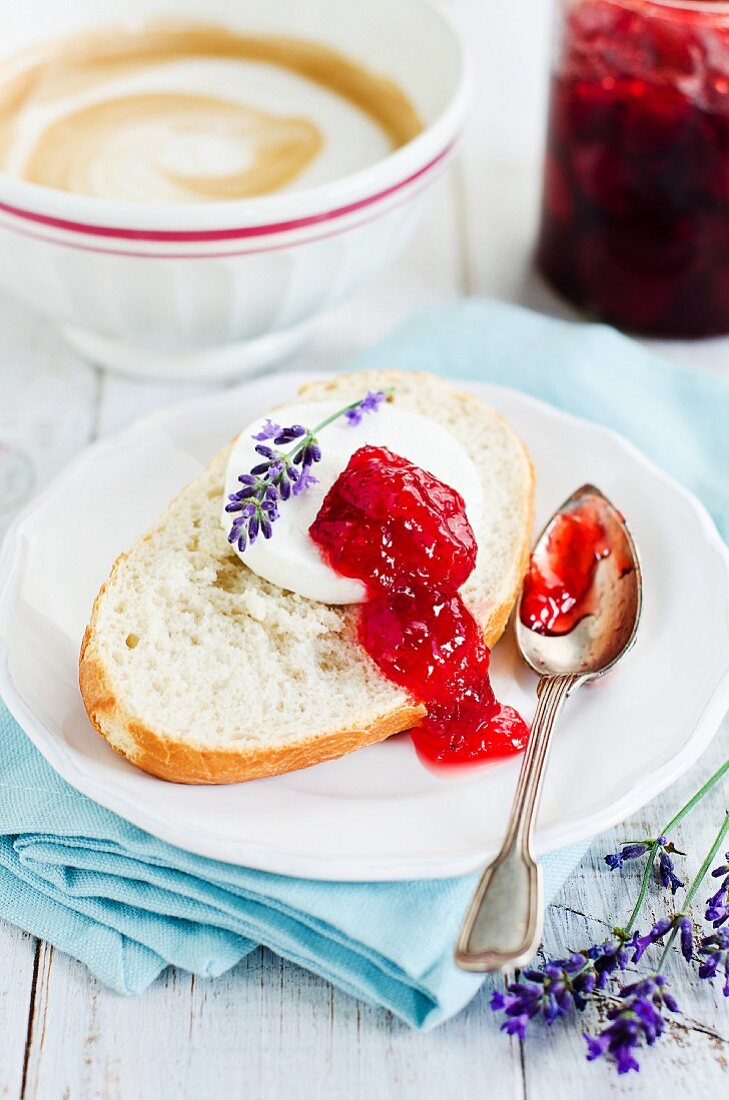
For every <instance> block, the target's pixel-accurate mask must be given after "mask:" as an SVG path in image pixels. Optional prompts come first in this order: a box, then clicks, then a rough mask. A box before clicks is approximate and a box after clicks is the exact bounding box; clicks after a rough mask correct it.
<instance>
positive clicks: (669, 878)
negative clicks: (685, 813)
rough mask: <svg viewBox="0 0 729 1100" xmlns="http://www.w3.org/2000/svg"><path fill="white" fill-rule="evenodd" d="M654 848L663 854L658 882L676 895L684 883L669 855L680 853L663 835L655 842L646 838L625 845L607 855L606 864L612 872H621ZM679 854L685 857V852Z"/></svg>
mask: <svg viewBox="0 0 729 1100" xmlns="http://www.w3.org/2000/svg"><path fill="white" fill-rule="evenodd" d="M654 848H655V849H656V851H658V852H660V854H661V856H660V861H659V865H658V881H659V882H660V884H661V886H663V887H664V888H665V889H666V890H670V891H671V893H672V894H675V893H676V891H677V890H678V889H679V887H681V886H683V885H684V883H683V882H682V881H681V879H680V878H679V877H678V875H676V873H675V870H674V866H673V860H672V859H671V857H670V855H669V854H668V853H669V852H674V853H675V852H678V849H677V848H676V847H674V845H673V843H670V844H669V843H668V842H667V839H666V837H665V836H663V835H662V836H658V837H656V838H655V840H653V839H651V838H650V837H646V839H645V840H633V841H630V843H628V844H624V845H623V846H622V848H621V849H620V850H619V851H617V852H611V853H610V854H609V855H606V856H605V862H606V863H607V865H608V867H609V868H610V870H611V871H619V870H620V869H621V868H622V866H623V864H624V863H627V862H628V861H629V860H632V859H640V857H641V856H644V855H646V854H647V853H648V852H651V851H653V850H654ZM679 854H680V855H683V852H681V853H679Z"/></svg>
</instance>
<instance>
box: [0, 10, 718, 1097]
mask: <svg viewBox="0 0 729 1100" xmlns="http://www.w3.org/2000/svg"><path fill="white" fill-rule="evenodd" d="M463 7H464V11H463V15H464V17H465V18H466V19H467V20H468V21H469V22H470V24H471V28H472V36H471V37H472V41H473V43H474V45H475V46H476V47H477V49H478V52H479V55H480V66H481V72H480V81H479V93H478V102H477V105H476V110H475V112H474V120H473V125H472V127H471V130H470V133H469V135H468V138H467V141H466V142H465V145H464V148H463V152H462V155H461V158H460V161H459V163H458V165H457V166H456V169H455V171H454V172H453V173H452V174H451V176H450V178H449V179H448V181H447V182H446V183H445V184H444V185H443V186H442V188H441V190H440V193H439V195H438V197H437V199H436V201H435V203H434V205H433V206H432V209H431V211H430V213H429V215H428V216H427V218H426V220H425V223H424V224H423V226H422V229H421V230H420V232H419V234H418V236H417V238H416V239H415V240H414V241H413V242H412V245H411V246H410V248H409V249H408V251H407V253H406V254H405V255H404V256H403V257H402V259H401V260H400V261H399V262H398V263H397V264H396V265H395V266H394V267H393V268H392V269H391V270H390V271H389V272H388V273H387V274H386V275H385V276H384V277H383V278H381V279H380V280H379V281H378V282H377V283H376V284H374V285H373V286H371V287H369V288H367V289H366V290H365V291H364V292H363V293H361V294H360V295H359V297H357V298H356V299H355V300H353V301H352V302H350V303H348V304H347V305H345V306H344V307H342V308H341V309H340V310H339V311H338V312H337V313H336V314H335V315H334V316H332V317H331V318H329V319H328V321H327V322H326V323H325V324H324V326H323V327H322V330H321V333H320V335H319V337H318V339H317V340H316V342H315V343H314V345H313V346H311V347H309V348H308V349H306V350H305V351H304V352H302V353H301V354H300V355H299V356H298V357H297V359H296V360H295V361H294V363H293V364H292V365H293V366H301V367H304V366H306V367H321V368H322V369H325V368H332V367H335V366H338V365H340V364H344V363H346V362H347V360H348V359H349V358H350V357H351V355H352V354H353V353H354V352H356V351H357V350H358V349H360V348H362V347H364V346H367V345H369V344H371V343H373V342H375V341H376V340H378V339H379V338H380V337H382V336H383V335H384V334H385V333H387V332H388V331H389V330H390V329H392V328H393V327H394V326H395V325H397V324H398V323H399V322H400V321H402V320H403V319H405V318H406V317H407V316H408V315H410V314H411V313H412V312H413V311H414V310H416V309H419V308H422V307H424V306H426V305H428V304H431V303H442V302H444V301H447V300H449V299H453V298H455V297H457V296H459V295H464V294H487V295H488V294H490V295H496V296H498V297H502V298H507V299H510V300H515V301H521V302H525V303H527V304H530V305H534V306H536V307H538V308H542V309H547V310H549V311H550V312H556V313H559V312H562V313H564V310H562V309H561V307H560V306H559V305H558V304H557V303H556V302H555V301H554V300H553V299H552V298H551V297H550V296H549V295H548V294H547V292H546V291H545V290H544V289H543V288H542V287H540V285H539V283H538V282H537V281H536V280H534V278H533V277H532V276H531V274H530V268H529V259H530V256H529V253H530V246H531V242H532V240H533V236H534V226H535V211H536V198H537V194H538V186H539V180H538V167H537V166H538V161H539V148H540V144H541V135H542V130H543V114H544V94H543V90H544V87H545V84H546V69H547V56H546V53H547V46H546V43H547V41H548V34H547V28H548V15H549V13H548V10H547V9H546V6H545V5H544V4H543V2H542V0H522V2H521V3H520V4H519V5H512V6H511V8H512V9H513V10H509V7H510V6H509V5H495V4H490V5H487V4H486V3H485V2H484V0H463ZM517 45H518V47H519V49H518V52H517V53H515V48H516V46H517ZM667 350H668V351H669V353H670V354H672V355H674V356H676V357H678V358H688V359H693V360H699V359H700V360H701V361H702V362H704V363H708V364H710V365H714V366H716V367H717V368H718V369H721V367H722V366H723V365H724V364H725V363H727V364H729V344H728V343H727V342H725V341H714V342H712V343H711V344H705V345H703V346H701V347H695V348H693V349H687V348H685V347H678V346H677V347H673V348H669V349H667ZM194 392H195V390H194V388H191V387H186V388H184V389H183V388H177V389H171V388H168V387H162V386H157V385H151V384H150V385H142V384H134V383H131V382H127V381H124V380H120V379H118V378H114V377H112V376H109V375H107V374H105V373H104V372H101V371H98V370H95V369H94V368H93V367H91V366H89V365H87V364H85V363H83V362H81V361H80V360H79V359H78V358H77V357H76V356H75V355H74V354H73V353H71V352H70V351H68V350H67V349H66V348H65V346H64V345H63V344H62V343H61V341H60V340H59V339H58V337H57V336H56V335H55V333H54V332H53V331H51V330H50V329H49V328H48V327H47V326H46V325H44V324H43V323H41V322H40V321H38V320H37V319H36V318H35V317H34V316H31V315H30V314H28V313H26V312H24V311H23V310H22V309H20V308H19V307H17V306H16V305H15V304H11V303H9V302H6V301H5V300H0V438H1V439H4V440H5V441H14V442H17V443H19V444H21V445H22V446H23V447H24V448H25V450H26V451H28V452H29V453H30V454H31V455H32V457H33V460H34V463H35V467H36V475H37V484H38V485H43V484H44V483H45V482H46V481H47V480H48V478H49V477H51V476H52V475H53V474H54V473H55V472H56V471H57V470H58V469H59V468H60V467H61V466H62V465H63V464H64V463H65V462H66V461H67V460H68V459H69V458H70V457H71V456H72V455H73V454H74V453H75V452H76V451H77V450H79V448H81V447H83V446H84V445H85V444H86V443H88V442H89V441H90V440H92V439H94V438H96V437H97V436H99V435H103V434H106V433H108V432H112V431H115V430H117V429H119V428H122V427H123V426H125V425H126V424H128V423H129V422H130V421H132V420H133V419H134V418H135V417H137V416H139V415H141V414H143V413H147V412H149V411H151V410H152V409H154V408H158V407H161V406H162V405H167V404H169V403H171V402H173V401H175V400H179V399H180V398H183V397H185V396H189V395H190V394H191V393H194ZM0 533H1V532H0ZM586 734H587V735H589V731H586ZM728 746H729V725H725V726H724V728H723V730H722V733H721V734H720V735H719V737H718V739H717V741H716V742H715V743H714V746H713V747H712V749H711V750H710V752H708V753H707V754H706V756H705V757H704V759H703V760H702V761H701V762H700V763H699V764H698V765H697V766H696V767H695V768H694V769H693V770H692V772H691V773H690V774H689V775H688V776H686V777H685V779H684V780H683V781H681V782H680V783H679V784H677V785H676V786H675V787H674V788H672V789H671V790H669V791H668V792H666V793H665V794H664V795H663V796H662V797H661V798H659V799H656V801H655V802H653V803H652V804H651V805H649V806H647V807H646V808H645V810H644V811H643V812H641V813H640V814H638V815H636V816H635V817H634V818H633V819H632V820H631V821H630V822H629V823H627V824H626V825H625V826H624V828H622V829H618V830H616V831H613V832H611V833H608V834H606V835H604V836H603V837H601V838H599V840H598V841H596V843H595V845H594V846H593V849H592V851H591V852H590V854H589V856H588V857H587V858H586V859H585V860H584V862H583V864H582V866H581V867H580V868H579V870H578V872H577V873H576V874H575V875H574V876H573V877H572V879H571V880H570V882H569V883H568V885H567V887H566V888H565V890H564V891H563V893H562V895H561V896H560V897H559V899H558V900H557V903H556V904H555V905H554V906H552V908H551V910H550V911H549V914H548V919H547V926H546V932H545V941H546V945H547V950H548V951H549V952H550V953H557V952H560V951H565V950H567V949H569V948H575V947H578V946H581V945H583V944H585V943H589V942H592V941H593V940H595V939H596V938H597V937H600V936H602V935H603V934H604V933H605V932H606V931H607V930H608V929H609V928H610V926H611V925H612V924H613V923H615V922H616V921H620V920H624V919H625V917H626V901H625V897H626V895H625V886H624V880H623V879H621V878H619V877H618V876H615V875H612V876H611V875H610V873H609V872H608V871H607V868H606V867H605V866H604V864H603V862H602V858H601V857H602V855H603V854H604V853H605V852H608V851H612V850H613V849H614V848H615V847H616V846H617V844H618V842H619V840H620V838H621V837H623V836H631V837H634V836H640V835H644V834H645V835H655V834H656V832H658V831H659V829H660V827H661V825H662V824H664V823H665V821H666V820H668V818H670V817H671V815H672V813H673V811H674V810H675V809H676V808H677V807H678V806H680V805H681V804H682V803H683V802H684V801H685V800H686V798H688V796H689V795H690V793H691V792H692V791H693V790H694V789H695V787H696V786H698V785H699V783H700V781H701V780H702V778H704V777H706V776H707V775H708V774H710V772H711V771H712V770H713V768H715V767H716V766H717V765H718V763H719V762H720V760H721V758H722V757H723V756H725V755H726V752H727V748H728ZM616 766H619V765H618V764H616ZM726 802H727V792H726V791H725V792H724V793H723V794H722V793H721V792H717V793H715V795H714V796H713V797H712V798H710V799H709V800H707V803H706V806H705V808H704V809H702V810H701V811H700V812H699V813H698V815H696V816H695V817H693V818H690V819H689V821H688V822H687V824H686V827H685V828H684V829H683V830H682V832H681V835H680V839H681V840H682V841H683V844H679V847H684V848H686V849H687V850H688V851H689V852H690V853H691V854H692V856H693V859H694V861H696V860H698V859H700V858H701V857H702V856H703V853H704V851H705V850H706V848H707V847H708V845H709V843H710V840H711V837H712V835H713V832H714V831H715V829H716V827H717V823H718V821H719V820H720V815H721V813H722V810H723V807H724V806H725V805H726ZM635 875H637V871H636V872H635V873H634V875H633V880H634V881H636V882H637V879H636V878H635ZM423 919H427V914H424V915H423ZM645 923H646V924H647V920H646V922H645ZM669 969H670V973H672V974H675V977H676V988H677V990H678V992H679V999H680V1003H681V1006H682V1008H683V1010H684V1015H683V1016H682V1017H681V1019H680V1021H679V1022H678V1023H676V1024H675V1025H674V1026H672V1028H671V1030H670V1033H669V1034H668V1035H667V1036H666V1037H665V1038H664V1039H662V1040H661V1042H660V1044H659V1046H658V1047H657V1048H656V1049H655V1050H654V1051H651V1052H648V1053H646V1055H645V1058H644V1068H643V1070H642V1072H641V1074H640V1076H639V1077H638V1076H636V1075H632V1076H631V1077H630V1078H628V1079H626V1078H622V1079H620V1080H618V1079H617V1078H616V1076H615V1074H614V1071H613V1070H612V1069H609V1068H608V1067H606V1066H605V1067H604V1066H600V1065H595V1066H592V1065H588V1064H587V1063H586V1062H585V1060H584V1044H583V1040H582V1038H581V1036H580V1030H581V1029H580V1027H579V1022H570V1023H568V1024H567V1023H563V1022H558V1023H557V1024H555V1026H554V1027H553V1028H552V1030H551V1032H548V1033H547V1034H546V1035H545V1034H544V1032H543V1031H539V1030H538V1031H537V1033H536V1034H535V1036H534V1037H533V1038H532V1039H531V1040H530V1041H529V1042H528V1043H527V1045H526V1046H525V1047H524V1048H523V1049H520V1047H519V1044H518V1043H516V1042H515V1041H512V1040H508V1039H506V1037H504V1036H503V1035H501V1034H499V1032H498V1030H497V1028H496V1026H495V1020H494V1018H493V1017H492V1014H491V1012H490V1011H489V1009H488V1004H487V1002H488V991H489V989H490V984H488V983H487V986H486V987H485V988H484V990H482V992H481V994H480V995H479V996H478V997H477V998H476V999H475V1000H474V1001H473V1002H472V1004H471V1005H470V1006H469V1007H468V1008H467V1009H466V1010H465V1011H464V1012H463V1013H461V1015H460V1016H458V1017H457V1018H456V1019H454V1020H451V1021H450V1022H449V1023H447V1024H446V1025H444V1026H443V1027H442V1028H440V1029H439V1030H437V1031H435V1032H433V1033H431V1034H428V1035H419V1034H416V1033H413V1032H410V1031H409V1030H408V1029H407V1028H406V1027H405V1026H403V1025H401V1024H399V1023H398V1022H397V1021H396V1020H394V1019H393V1018H392V1017H391V1016H390V1015H388V1014H387V1013H386V1012H384V1011H378V1010H374V1009H370V1008H367V1007H364V1006H362V1005H359V1004H358V1003H356V1002H355V1001H353V1000H352V999H350V998H349V997H347V996H345V995H344V994H342V993H339V992H338V991H336V990H334V989H333V988H332V987H331V986H330V985H328V984H327V983H326V982H324V981H321V980H320V979H318V978H315V977H312V976H311V975H309V974H308V973H306V972H305V971H303V970H300V969H299V968H297V967H296V966H294V965H290V964H288V963H285V962H282V961H281V960H280V959H277V958H275V957H274V956H272V955H271V954H269V953H268V952H265V951H261V952H256V953H254V954H253V955H251V956H250V957H249V958H247V959H246V960H245V961H244V962H243V963H241V964H240V966H238V967H237V968H236V969H235V970H233V971H232V972H230V973H229V974H227V975H225V976H224V977H222V978H220V979H218V980H216V981H202V980H199V979H194V978H191V977H190V976H189V975H188V974H184V973H178V972H175V971H170V972H168V973H167V974H166V975H165V976H163V977H162V978H161V979H160V980H158V981H157V982H156V983H155V985H154V986H153V987H152V988H151V989H150V990H149V991H148V992H147V993H146V994H144V995H143V996H142V997H139V998H134V999H128V1000H127V999H124V998H122V997H119V996H117V995H115V994H113V993H110V992H108V991H107V990H105V989H104V988H102V987H101V986H100V985H99V984H98V982H96V981H95V980H93V979H91V978H90V977H89V975H88V974H87V972H86V971H85V970H84V969H83V967H81V966H80V965H79V964H78V963H76V962H75V961H73V960H71V959H69V958H68V957H66V956H64V955H62V954H60V953H58V952H55V951H54V950H53V948H51V947H50V946H49V945H48V944H46V943H42V942H39V941H37V940H34V939H33V938H32V937H30V936H28V935H26V934H24V933H22V932H20V931H18V930H16V929H14V928H12V927H10V926H7V925H5V926H0V1094H1V1095H2V1096H7V1097H13V1098H14V1097H18V1096H22V1097H29V1098H30V1097H37V1098H43V1100H50V1098H55V1097H69V1098H71V1100H76V1098H87V1097H103V1098H115V1097H123V1098H130V1100H145V1098H147V1097H160V1096H162V1097H172V1096H183V1097H195V1098H198V1097H200V1098H203V1100H206V1098H209V1097H217V1096H219V1095H223V1094H230V1095H241V1096H245V1097H247V1098H249V1100H254V1098H259V1097H260V1098H266V1100H268V1098H279V1097H281V1098H287V1100H288V1098H291V1100H296V1098H299V1097H300V1098H307V1100H308V1098H311V1097H317V1098H321V1100H327V1098H340V1097H363V1098H375V1097H377V1098H381V1097H388V1096H395V1095H396V1096H398V1097H402V1098H404V1100H409V1098H412V1100H415V1098H417V1100H436V1098H437V1100H439V1098H441V1097H444V1096H448V1097H451V1098H453V1100H456V1098H459V1097H464V1098H468V1100H473V1098H483V1100H501V1098H502V1097H504V1098H506V1097H509V1098H517V1097H529V1098H530V1100H551V1098H552V1097H554V1096H559V1097H560V1100H582V1098H583V1097H584V1096H585V1095H587V1094H588V1092H591V1093H592V1094H593V1095H596V1096H608V1095H612V1094H617V1095H621V1096H623V1095H624V1096H640V1097H646V1098H652V1097H655V1096H657V1095H659V1089H661V1090H663V1089H664V1088H665V1087H666V1085H667V1083H668V1082H670V1088H671V1091H672V1093H673V1095H675V1096H677V1097H682V1098H683V1097H687V1098H688V1097H696V1098H697V1100H698V1098H699V1097H702V1098H704V1097H706V1096H707V1095H709V1093H710V1092H711V1091H712V1090H713V1095H715V1096H719V1095H722V1094H723V1093H724V1092H725V1090H726V1085H727V1080H729V1074H728V1073H727V1065H728V1063H729V1002H728V1001H725V1000H724V999H723V998H722V997H721V996H720V994H719V993H718V991H717V990H712V989H711V988H710V987H709V986H708V985H707V983H700V982H698V981H696V980H694V981H689V980H688V979H687V973H686V968H685V966H684V964H683V963H682V962H681V961H680V960H678V961H675V960H674V961H673V962H672V963H671V966H670V968H669Z"/></svg>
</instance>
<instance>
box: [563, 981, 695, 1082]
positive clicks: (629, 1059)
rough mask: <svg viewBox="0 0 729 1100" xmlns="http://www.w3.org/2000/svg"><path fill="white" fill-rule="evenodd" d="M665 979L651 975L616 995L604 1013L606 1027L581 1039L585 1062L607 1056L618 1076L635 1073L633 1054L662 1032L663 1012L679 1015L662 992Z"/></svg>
mask: <svg viewBox="0 0 729 1100" xmlns="http://www.w3.org/2000/svg"><path fill="white" fill-rule="evenodd" d="M665 984H666V979H665V978H664V977H663V976H662V975H660V974H653V975H651V976H650V977H647V978H643V979H642V980H641V981H638V982H633V983H632V984H631V985H626V986H624V987H623V988H622V989H621V990H620V993H619V995H618V996H619V999H620V1003H619V1004H617V1005H615V1006H614V1007H612V1008H610V1009H608V1011H607V1018H608V1020H610V1024H609V1025H608V1027H606V1028H603V1030H602V1031H600V1032H598V1034H597V1035H595V1036H592V1035H587V1034H586V1035H585V1041H586V1042H587V1060H588V1062H592V1061H594V1059H595V1058H600V1057H602V1056H603V1055H609V1056H610V1057H611V1058H612V1059H613V1060H614V1061H615V1064H616V1065H617V1069H618V1073H628V1072H629V1070H631V1069H634V1070H636V1071H637V1070H639V1069H640V1066H639V1065H638V1061H637V1059H636V1058H635V1054H634V1051H635V1050H637V1049H638V1048H639V1047H640V1046H641V1045H642V1043H643V1042H645V1043H646V1044H647V1045H648V1046H652V1045H653V1043H655V1041H656V1039H658V1038H660V1036H661V1035H662V1034H663V1031H664V1029H665V1023H666V1022H665V1020H664V1018H663V1014H662V1013H663V1010H664V1009H668V1010H669V1012H679V1011H680V1010H679V1007H678V1005H677V1004H676V1001H675V1000H674V998H673V997H672V996H671V994H670V993H669V992H668V990H666V989H665Z"/></svg>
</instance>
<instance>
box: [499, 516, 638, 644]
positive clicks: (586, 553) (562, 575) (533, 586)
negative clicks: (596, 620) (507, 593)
mask: <svg viewBox="0 0 729 1100" xmlns="http://www.w3.org/2000/svg"><path fill="white" fill-rule="evenodd" d="M614 553H615V549H614V547H613V545H612V540H611V536H610V525H609V523H608V521H607V516H606V509H605V504H604V500H603V498H602V496H598V495H585V496H583V497H581V498H580V499H579V501H578V502H577V503H576V504H573V505H572V506H571V507H569V508H566V509H565V510H563V511H561V512H557V514H556V515H555V516H554V518H553V519H552V520H551V522H550V524H549V526H548V527H547V529H546V531H545V532H544V535H543V536H542V538H541V539H540V540H539V542H538V544H537V547H536V549H535V551H534V553H533V554H532V557H531V560H530V562H529V569H528V571H527V575H526V577H525V578H524V588H523V591H522V597H521V605H520V609H519V618H520V620H521V622H522V624H523V625H524V626H527V627H529V629H530V630H533V631H535V632H536V633H537V634H544V635H547V636H550V637H552V636H555V635H562V634H569V633H570V631H571V630H573V629H574V628H575V627H576V626H577V624H578V623H579V622H581V621H582V619H584V618H585V617H586V616H587V615H592V614H594V612H595V603H596V599H597V587H596V585H595V575H596V572H597V568H598V565H599V564H600V562H601V561H602V560H603V558H607V557H609V556H610V555H611V554H614ZM616 566H617V568H618V571H619V573H620V574H621V575H622V574H623V573H624V572H625V570H626V569H628V568H632V563H628V562H626V563H625V565H624V566H623V565H622V564H621V563H620V562H617V561H616Z"/></svg>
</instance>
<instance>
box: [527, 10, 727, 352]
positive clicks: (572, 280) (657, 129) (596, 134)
mask: <svg viewBox="0 0 729 1100" xmlns="http://www.w3.org/2000/svg"><path fill="white" fill-rule="evenodd" d="M558 7H559V10H560V22H561V25H560V29H559V40H558V50H557V57H556V61H555V66H554V72H553V78H552V89H551V101H550V103H551V106H550V122H549V133H548V138H547V151H546V163H545V176H544V192H543V205H542V223H541V230H540V236H539V243H538V248H537V263H538V266H539V268H540V270H541V271H542V273H543V274H544V275H545V276H546V278H547V279H548V280H549V282H550V283H551V284H552V285H553V286H554V287H555V288H556V289H557V290H558V291H559V292H560V293H561V294H563V295H564V296H565V297H567V298H568V299H570V300H571V301H572V302H573V303H574V304H575V305H577V306H579V307H581V308H583V309H585V310H587V311H588V312H589V313H591V314H593V315H595V316H597V317H599V318H601V319H603V320H605V321H609V322H611V323H613V324H615V325H618V326H620V327H622V328H626V329H629V330H632V331H635V332H639V333H645V334H649V335H654V336H675V337H694V336H708V335H714V334H719V333H726V332H729V3H727V2H723V0H722V2H716V0H713V2H712V0H702V2H691V0H558Z"/></svg>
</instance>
